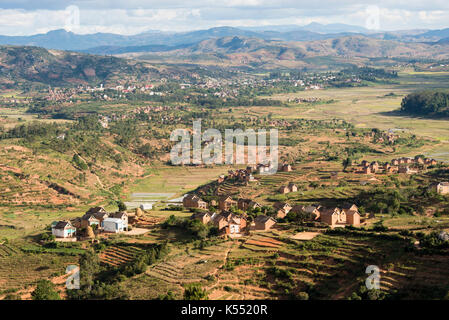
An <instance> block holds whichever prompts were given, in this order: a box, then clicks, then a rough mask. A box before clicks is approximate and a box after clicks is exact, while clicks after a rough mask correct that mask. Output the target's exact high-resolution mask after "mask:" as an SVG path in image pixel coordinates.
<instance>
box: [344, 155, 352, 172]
mask: <svg viewBox="0 0 449 320" xmlns="http://www.w3.org/2000/svg"><path fill="white" fill-rule="evenodd" d="M351 164H352V159H351V158H349V157H348V158H346V159H345V160H343V171H345V172H346V169H347V168H348V167H349V166H350V165H351Z"/></svg>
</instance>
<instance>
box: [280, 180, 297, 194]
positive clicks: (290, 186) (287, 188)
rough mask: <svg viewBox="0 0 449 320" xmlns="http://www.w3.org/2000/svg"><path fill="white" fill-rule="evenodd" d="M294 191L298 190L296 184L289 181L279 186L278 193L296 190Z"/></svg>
mask: <svg viewBox="0 0 449 320" xmlns="http://www.w3.org/2000/svg"><path fill="white" fill-rule="evenodd" d="M296 191H298V186H297V185H296V184H294V183H293V182H290V183H289V184H288V185H286V186H282V187H280V188H279V193H281V194H287V193H290V192H296Z"/></svg>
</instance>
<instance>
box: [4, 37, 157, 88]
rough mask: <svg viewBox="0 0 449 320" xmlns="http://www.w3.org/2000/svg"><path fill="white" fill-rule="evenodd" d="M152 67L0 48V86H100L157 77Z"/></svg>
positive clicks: (40, 50)
mask: <svg viewBox="0 0 449 320" xmlns="http://www.w3.org/2000/svg"><path fill="white" fill-rule="evenodd" d="M158 74H159V71H158V70H157V69H156V68H153V67H151V66H149V65H148V64H145V63H141V62H135V61H131V60H126V59H121V58H117V57H111V56H107V57H105V56H95V55H88V54H81V53H74V52H66V51H56V50H47V49H44V48H38V47H16V46H3V47H0V86H11V87H12V86H14V85H15V84H19V83H23V82H34V83H41V84H46V85H77V84H97V83H100V82H105V83H107V82H110V81H117V80H124V79H130V78H142V79H144V78H146V77H150V76H152V77H156V76H158Z"/></svg>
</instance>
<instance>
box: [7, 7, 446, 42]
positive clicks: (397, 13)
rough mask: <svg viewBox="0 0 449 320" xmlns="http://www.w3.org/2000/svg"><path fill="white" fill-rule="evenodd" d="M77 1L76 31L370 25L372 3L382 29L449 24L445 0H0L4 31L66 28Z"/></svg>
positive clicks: (126, 32) (116, 31) (10, 33)
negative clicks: (377, 9)
mask: <svg viewBox="0 0 449 320" xmlns="http://www.w3.org/2000/svg"><path fill="white" fill-rule="evenodd" d="M72 4H74V5H77V6H79V8H80V25H79V27H73V26H71V29H72V31H74V32H77V33H94V32H111V33H120V34H135V33H140V32H144V31H146V30H149V29H153V30H154V29H158V30H165V31H168V30H171V31H186V30H195V29H203V28H209V27H214V26H224V25H229V26H261V25H279V24H300V25H304V24H308V23H310V22H314V21H315V22H319V23H323V24H328V23H346V24H354V25H360V26H366V25H367V23H368V25H370V22H372V21H373V19H372V16H370V12H371V13H372V12H373V11H372V10H370V9H369V8H370V6H377V7H378V8H379V19H378V22H379V28H380V29H381V30H396V29H415V28H444V27H449V25H448V23H447V21H449V1H445V0H428V1H426V2H423V1H418V0H398V1H387V0H380V1H374V0H370V1H363V3H360V1H353V0H340V1H335V0H321V1H310V0H308V1H298V0H276V1H275V0H224V1H223V0H222V1H218V0H197V1H194V0H184V1H181V0H164V1H162V0H158V1H156V0H149V1H143V0H127V1H123V0H108V1H107V0H74V1H69V0H60V1H53V0H43V1H34V0H33V1H31V0H30V1H28V0H22V1H18V2H17V1H16V2H15V1H12V0H0V21H1V23H0V34H7V35H25V34H36V33H42V32H47V31H49V30H54V29H60V28H64V27H65V26H66V25H67V12H66V10H65V8H66V7H67V6H69V5H72ZM377 7H375V8H377ZM1 8H6V9H1Z"/></svg>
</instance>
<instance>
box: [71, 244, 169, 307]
mask: <svg viewBox="0 0 449 320" xmlns="http://www.w3.org/2000/svg"><path fill="white" fill-rule="evenodd" d="M168 250H169V248H168V245H167V243H162V244H159V245H155V246H151V247H149V248H147V249H145V251H144V252H143V253H140V254H139V256H138V257H137V259H135V260H134V261H132V262H129V263H127V264H125V265H122V266H119V267H111V266H104V265H101V264H100V260H99V258H98V255H97V254H96V253H95V252H93V251H88V252H86V253H85V254H84V255H83V256H81V258H80V262H79V265H80V289H73V290H67V296H68V298H69V299H74V300H85V299H94V300H100V299H101V300H110V299H127V298H129V297H128V295H127V293H126V291H125V290H123V287H122V283H121V282H122V281H123V280H125V279H126V278H127V277H132V276H134V275H136V274H140V273H143V272H145V270H146V268H147V266H148V265H151V264H153V263H155V262H156V261H158V260H159V259H161V258H163V257H164V256H166V255H167V253H168Z"/></svg>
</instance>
